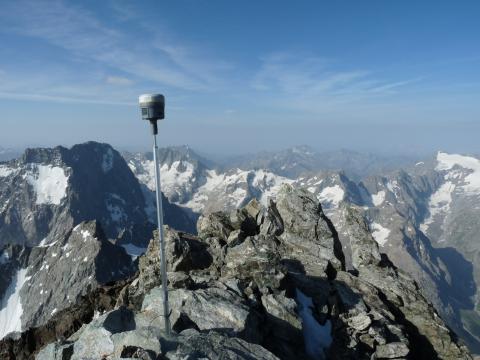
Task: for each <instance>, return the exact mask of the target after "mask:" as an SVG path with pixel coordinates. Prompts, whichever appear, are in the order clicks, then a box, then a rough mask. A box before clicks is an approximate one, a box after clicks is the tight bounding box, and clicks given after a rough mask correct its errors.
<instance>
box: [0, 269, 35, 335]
mask: <svg viewBox="0 0 480 360" xmlns="http://www.w3.org/2000/svg"><path fill="white" fill-rule="evenodd" d="M29 279H30V277H27V269H20V270H18V271H17V273H16V274H15V277H14V278H13V279H12V281H11V282H10V285H9V286H8V288H7V290H6V292H5V295H4V296H3V299H2V301H1V302H0V339H2V338H4V337H5V335H7V334H9V333H11V332H15V331H22V321H21V317H22V314H23V308H22V303H21V298H20V290H21V289H22V286H23V284H25V282H26V281H28V280H29Z"/></svg>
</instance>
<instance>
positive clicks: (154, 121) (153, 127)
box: [150, 120, 158, 135]
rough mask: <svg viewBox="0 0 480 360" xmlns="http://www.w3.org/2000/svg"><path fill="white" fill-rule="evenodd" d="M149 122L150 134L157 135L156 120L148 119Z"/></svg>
mask: <svg viewBox="0 0 480 360" xmlns="http://www.w3.org/2000/svg"><path fill="white" fill-rule="evenodd" d="M150 124H152V134H153V135H157V134H158V126H157V120H150Z"/></svg>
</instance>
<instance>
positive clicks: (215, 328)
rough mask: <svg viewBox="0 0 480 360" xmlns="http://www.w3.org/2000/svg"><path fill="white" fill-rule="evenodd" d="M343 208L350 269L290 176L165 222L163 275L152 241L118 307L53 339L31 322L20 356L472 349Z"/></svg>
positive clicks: (117, 297) (378, 353) (12, 345)
mask: <svg viewBox="0 0 480 360" xmlns="http://www.w3.org/2000/svg"><path fill="white" fill-rule="evenodd" d="M257 210H258V211H257ZM346 216H347V218H346V220H345V224H346V226H347V227H348V229H349V231H348V232H347V233H348V236H349V237H350V241H351V246H352V260H353V263H354V269H353V270H352V271H351V272H346V271H345V270H344V260H343V254H342V252H341V249H339V248H338V246H337V244H338V235H337V233H336V231H335V229H334V228H333V227H332V226H331V224H330V223H329V222H328V218H326V217H325V216H324V215H323V212H322V208H321V207H320V205H318V204H316V203H315V202H314V201H313V199H312V198H311V197H310V196H308V193H306V192H304V191H302V190H294V189H293V188H291V187H290V186H285V187H283V188H282V189H281V190H280V192H279V196H278V198H277V200H276V202H273V201H272V202H271V203H270V205H269V207H268V208H262V207H260V206H258V204H256V203H251V204H249V206H247V208H245V209H242V210H240V214H239V213H238V212H237V211H235V212H233V213H231V214H229V215H228V216H226V215H225V216H217V215H215V216H206V217H205V218H204V219H202V220H201V221H199V227H201V228H202V229H215V231H207V232H203V231H199V233H200V234H204V236H202V235H200V237H194V236H186V235H184V234H181V233H176V232H174V231H173V230H170V229H166V231H167V234H168V236H167V249H168V254H169V257H170V259H169V263H168V270H169V272H168V284H161V282H160V277H159V276H155V274H156V273H157V272H158V261H159V260H158V258H159V257H158V251H157V249H156V246H157V245H156V244H155V243H156V241H155V240H153V241H152V244H151V246H150V247H149V250H148V251H147V253H146V254H145V255H144V256H142V257H141V258H140V261H139V267H140V271H139V274H138V276H137V277H136V278H135V279H133V280H132V281H131V282H129V283H128V284H126V285H125V286H124V287H123V289H122V291H121V292H120V293H118V292H115V293H113V294H112V300H111V301H110V302H111V303H112V302H115V303H116V308H115V309H114V310H109V311H106V312H105V313H103V314H98V315H97V316H96V317H95V318H94V319H93V320H92V321H90V322H89V323H88V324H85V325H84V326H82V327H81V328H80V329H79V330H78V331H76V332H75V333H73V334H72V333H71V332H68V331H67V332H66V333H65V334H64V337H63V338H62V339H60V340H58V341H56V342H52V343H51V344H49V345H48V346H44V344H45V342H42V341H41V334H42V329H37V330H36V331H35V330H31V332H30V335H29V336H30V346H29V348H28V349H29V350H28V351H27V350H23V351H21V352H19V354H21V355H19V356H17V359H24V358H29V357H32V356H33V354H36V358H37V359H54V358H63V359H102V358H104V359H117V358H132V357H133V358H141V359H158V358H162V359H163V358H166V359H185V358H209V359H224V358H228V359H230V358H231V359H252V358H255V359H276V358H280V359H303V358H305V359H308V358H311V359H382V358H384V359H388V358H404V359H436V358H439V359H471V356H470V355H469V353H468V351H467V350H466V348H465V346H464V345H462V344H461V343H460V342H459V341H458V340H457V338H456V336H455V334H454V333H453V332H452V331H450V330H449V329H448V327H447V326H446V325H445V323H444V322H443V321H442V319H441V318H440V317H439V315H438V313H437V312H436V311H435V310H434V308H433V306H432V305H431V304H430V303H429V302H428V301H427V300H426V299H425V297H424V296H423V295H422V290H421V289H420V288H419V286H418V285H417V283H416V282H415V281H413V280H412V279H411V278H410V277H409V276H408V275H406V274H405V273H403V272H402V271H400V270H399V269H397V268H396V267H395V266H394V265H393V264H392V263H391V261H390V260H389V259H388V257H387V256H386V255H384V254H381V253H380V251H379V248H378V245H377V243H376V242H375V240H374V239H373V237H372V235H371V233H370V232H369V229H368V226H367V223H366V222H365V219H363V216H362V214H361V213H360V212H359V211H358V210H357V209H348V210H347V212H346ZM239 219H242V220H239ZM233 220H235V221H233ZM253 223H255V224H256V226H254V227H252V226H251V225H252V224H253ZM224 228H228V229H230V230H229V231H230V232H229V233H228V232H225V231H223V230H222V231H218V230H219V229H224ZM242 229H243V230H242ZM246 229H248V230H246ZM243 231H245V232H243ZM235 232H237V233H235ZM242 232H243V235H242V236H239V234H240V233H242ZM234 233H235V234H236V235H232V234H234ZM231 237H235V239H233V240H232V239H230V240H231V241H230V242H227V240H228V239H229V238H231ZM314 254H317V262H315V261H314ZM329 256H330V258H329ZM194 258H195V259H198V258H201V259H203V261H192V259H194ZM180 264H181V265H180ZM163 286H168V288H169V298H170V306H171V315H170V320H171V323H172V327H173V329H174V334H173V335H172V336H171V337H170V338H168V337H167V336H166V335H165V334H164V332H163V324H164V319H163V316H162V315H163V309H162V300H163V291H162V287H163ZM81 304H82V302H81V301H80V303H78V304H72V306H71V313H75V312H76V308H77V307H79V306H81ZM91 310H92V312H93V310H94V309H93V308H92V309H91ZM57 321H58V320H57ZM47 327H55V323H52V324H50V325H47ZM57 336H58V335H57ZM22 339H23V338H22V337H20V338H19V340H17V342H15V340H14V339H8V341H6V340H4V341H3V342H0V350H1V351H3V352H2V353H0V355H2V356H3V358H5V359H13V357H12V356H11V355H8V354H9V352H8V351H7V350H8V349H10V351H11V349H18V348H19V342H21V341H22ZM37 343H38V344H40V345H38V346H37V345H35V344H37ZM40 347H42V349H41V351H40V352H38V351H39V350H40ZM2 349H4V350H2ZM4 354H5V355H4Z"/></svg>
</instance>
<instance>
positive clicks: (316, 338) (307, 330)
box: [296, 289, 333, 360]
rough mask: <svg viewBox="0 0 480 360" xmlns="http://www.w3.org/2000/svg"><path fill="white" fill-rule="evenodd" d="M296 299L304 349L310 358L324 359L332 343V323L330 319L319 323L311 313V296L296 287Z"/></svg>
mask: <svg viewBox="0 0 480 360" xmlns="http://www.w3.org/2000/svg"><path fill="white" fill-rule="evenodd" d="M296 300H297V303H298V304H299V309H298V314H299V315H300V317H301V318H302V331H303V338H304V342H305V351H306V352H307V354H308V355H309V356H311V357H312V359H320V360H323V359H326V356H327V350H328V348H329V347H330V345H331V344H332V340H333V339H332V334H331V333H332V324H331V322H330V320H327V321H326V322H325V325H320V324H319V323H318V321H317V320H316V319H315V317H314V316H313V313H312V308H313V301H312V298H310V297H308V296H307V295H305V294H304V293H303V292H301V291H300V290H299V289H296Z"/></svg>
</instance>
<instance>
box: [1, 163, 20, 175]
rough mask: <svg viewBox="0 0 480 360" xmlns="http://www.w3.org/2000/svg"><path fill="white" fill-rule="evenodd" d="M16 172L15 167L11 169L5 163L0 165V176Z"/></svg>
mask: <svg viewBox="0 0 480 360" xmlns="http://www.w3.org/2000/svg"><path fill="white" fill-rule="evenodd" d="M15 172H17V169H12V168H10V167H8V166H7V165H0V177H7V176H10V175H11V174H13V173H15Z"/></svg>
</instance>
